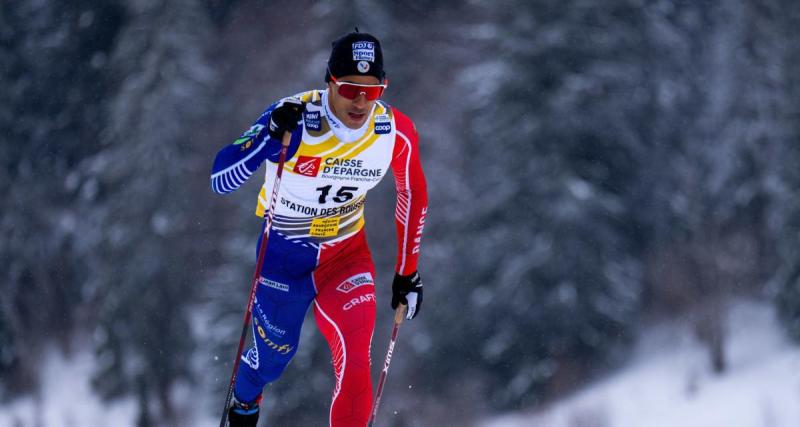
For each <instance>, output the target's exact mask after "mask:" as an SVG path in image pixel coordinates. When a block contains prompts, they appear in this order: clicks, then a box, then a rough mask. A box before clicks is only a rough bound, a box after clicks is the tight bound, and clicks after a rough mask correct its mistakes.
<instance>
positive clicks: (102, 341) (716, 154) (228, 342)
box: [0, 0, 800, 427]
mask: <svg viewBox="0 0 800 427" xmlns="http://www.w3.org/2000/svg"><path fill="white" fill-rule="evenodd" d="M356 25H357V26H358V27H359V28H360V29H361V30H362V31H366V32H370V33H372V34H374V35H376V36H377V37H378V38H379V39H380V40H381V41H382V44H383V48H384V52H385V67H386V70H387V73H388V77H389V78H390V81H391V85H390V87H389V89H388V91H387V93H386V97H385V99H386V100H387V101H388V102H389V103H390V104H392V105H394V106H396V107H398V108H399V109H401V110H403V111H404V112H406V113H407V114H408V115H409V116H410V117H411V118H412V119H413V120H415V122H416V124H417V127H418V129H419V132H420V137H421V146H422V153H423V165H424V167H425V169H426V173H427V177H428V186H429V192H430V200H431V203H430V212H431V213H430V215H429V218H428V221H427V222H428V225H427V228H426V231H427V233H426V237H425V239H424V243H423V257H422V260H421V264H420V265H421V267H420V268H421V270H420V271H421V273H422V277H423V279H424V280H425V283H426V288H427V292H426V297H425V307H424V310H423V312H422V315H421V317H420V318H418V319H417V320H414V321H413V322H408V323H406V324H405V325H404V327H403V330H402V331H401V337H400V341H399V343H398V347H397V349H396V350H395V359H394V362H393V366H392V372H391V375H390V380H389V383H388V386H387V390H386V395H385V400H384V404H385V405H386V407H389V408H392V409H386V408H384V409H385V410H386V411H387V413H388V411H391V410H394V411H397V414H395V415H394V416H393V417H391V418H389V420H390V421H392V425H394V426H411V425H425V426H428V425H448V426H449V425H469V420H471V419H473V418H474V417H475V416H477V415H480V414H485V413H489V412H494V411H503V410H509V409H515V408H531V407H535V406H536V405H539V404H542V403H544V402H547V401H549V400H551V399H554V398H557V397H559V396H561V395H563V394H564V393H567V392H569V391H572V390H574V389H576V388H578V387H580V386H581V385H582V384H585V383H586V382H587V381H588V380H591V379H592V378H594V377H596V376H597V375H602V374H603V373H604V372H607V371H608V370H609V369H611V368H613V367H615V366H618V365H619V364H621V363H624V361H625V358H626V355H627V354H628V349H629V344H630V342H631V340H632V337H634V335H635V333H636V332H637V330H638V328H639V327H640V325H642V324H644V323H646V322H647V321H650V320H653V319H656V318H659V317H662V316H682V317H685V318H687V319H691V320H692V322H693V324H694V325H695V330H696V333H697V336H698V337H699V339H701V340H702V341H703V342H705V343H706V344H707V347H708V369H709V370H711V371H714V372H717V373H720V374H724V372H725V369H726V355H725V351H724V342H725V338H726V333H727V332H726V330H725V328H724V324H723V322H722V321H721V320H720V319H722V318H723V317H724V315H725V311H726V309H727V307H728V304H729V303H730V301H731V299H732V298H736V297H740V296H746V297H748V298H756V299H760V300H770V301H773V303H774V304H776V306H777V308H778V312H779V313H780V316H781V319H782V322H783V324H784V325H785V327H786V330H787V332H788V333H789V334H790V335H792V336H794V337H797V338H800V251H798V248H800V245H799V243H800V242H799V241H798V240H800V197H798V188H799V187H800V167H798V164H800V2H797V1H796V0H736V1H728V2H722V1H677V0H675V1H666V0H652V1H647V0H606V1H602V2H598V1H594V0H573V1H556V0H535V1H522V0H500V1H477V0H474V1H466V2H456V1H439V2H427V1H418V0H409V1H405V2H381V1H377V0H335V1H329V2H310V1H288V0H282V1H255V0H228V1H226V0H170V1H167V0H127V1H119V0H109V1H86V0H81V1H71V2H64V1H59V0H25V1H4V2H2V3H0V161H1V162H2V167H1V168H0V191H2V193H3V197H2V198H0V266H2V267H0V401H3V402H8V401H11V400H13V399H16V398H19V397H23V396H35V395H36V394H37V393H39V392H40V391H41V390H40V382H41V379H40V378H39V377H38V375H37V371H38V367H39V364H40V363H41V362H42V359H43V357H44V354H45V353H46V352H47V351H53V350H52V349H53V348H57V351H60V352H64V353H65V354H71V353H75V352H81V351H90V352H92V353H93V354H94V355H95V356H96V361H97V364H96V367H95V369H94V376H93V378H92V384H93V385H94V388H95V390H96V392H97V393H98V394H99V395H101V396H102V397H103V398H105V399H109V401H113V400H114V399H118V398H124V397H134V398H135V399H137V401H138V402H139V404H138V406H139V408H140V409H139V414H138V415H137V417H138V418H137V425H138V426H141V427H148V426H172V425H191V421H188V420H191V419H192V418H191V417H192V416H215V415H216V414H217V413H218V412H219V410H220V409H221V407H220V406H221V404H222V401H223V396H224V392H225V387H226V386H227V381H228V377H229V375H230V366H231V361H232V360H231V359H232V358H233V356H234V355H235V347H236V342H237V340H238V333H239V330H240V329H239V327H240V326H239V325H240V324H241V317H242V313H243V308H244V305H245V303H246V299H247V290H248V287H249V280H250V276H251V274H252V269H253V265H254V262H255V260H254V255H253V254H254V245H255V240H256V237H257V233H258V230H259V225H260V224H259V221H258V220H257V219H256V217H255V216H254V215H253V209H254V206H255V198H256V193H257V189H258V187H259V185H260V178H256V179H254V180H251V182H249V183H247V184H246V185H245V186H244V188H242V189H241V190H240V191H238V192H237V193H235V194H233V195H231V196H227V197H219V196H215V195H214V194H213V193H212V192H211V190H210V186H209V170H210V165H211V161H212V160H213V156H214V154H215V153H216V151H217V150H218V149H219V148H221V147H222V146H223V145H225V144H228V143H230V142H232V141H233V139H235V138H236V137H237V136H238V135H239V134H240V133H241V132H242V131H244V130H246V129H247V128H249V126H250V124H251V123H252V122H253V121H254V120H255V119H256V118H257V117H258V116H259V115H260V113H261V112H262V110H263V109H264V107H265V106H267V105H269V104H270V103H271V102H273V101H274V100H276V99H278V98H280V97H283V96H286V95H289V94H293V93H297V92H300V91H302V90H307V89H311V88H321V87H323V76H324V66H325V65H324V64H325V61H326V59H327V56H328V54H329V49H330V42H331V41H332V40H333V39H335V38H336V37H338V36H339V35H341V34H344V33H346V32H348V31H350V30H351V29H352V28H353V27H354V26H356ZM385 181H386V182H384V183H382V184H381V186H380V187H379V188H377V189H376V190H375V191H373V192H371V193H370V194H371V197H370V200H371V202H370V203H369V204H368V209H367V212H368V213H367V216H368V217H367V224H368V225H367V229H368V233H369V239H370V242H371V244H372V248H373V252H374V254H375V258H376V262H377V265H378V271H379V277H378V279H379V282H380V283H379V286H378V298H379V303H378V304H379V305H378V306H379V318H378V326H377V331H376V336H375V339H374V347H373V359H374V360H376V361H380V360H382V358H383V355H384V352H385V351H386V350H385V345H386V343H387V335H388V332H389V329H390V327H391V326H390V325H391V320H390V316H391V313H390V310H389V309H388V300H389V296H390V283H391V277H392V268H393V262H394V251H395V243H394V239H395V238H394V227H393V211H394V188H393V184H392V182H391V180H385ZM54 345H55V346H56V347H53V346H54ZM374 365H375V366H374V367H373V368H374V371H375V373H376V375H377V369H378V368H379V365H380V363H375V364H374ZM332 384H333V378H332V373H331V366H330V362H329V352H328V349H327V346H326V345H325V343H324V340H323V339H322V338H321V337H320V335H319V334H318V332H317V331H316V328H315V326H314V325H313V323H311V322H310V323H308V324H307V325H306V328H305V329H304V331H303V339H302V343H301V347H300V350H299V353H298V355H297V357H296V358H295V360H294V361H293V363H292V365H291V367H290V369H288V370H287V373H286V374H285V375H284V377H283V378H282V379H281V380H280V381H279V382H278V383H276V384H274V385H272V386H271V387H270V389H269V390H268V391H267V393H266V400H265V405H266V408H267V409H266V411H265V417H264V418H265V419H266V420H267V422H265V423H264V424H265V425H325V424H327V422H326V418H325V417H326V416H327V407H328V404H329V400H330V392H331V390H332ZM181 387H184V388H186V387H189V388H190V389H191V390H192V393H191V396H190V397H189V398H186V397H185V396H184V397H181V396H182V395H180V394H179V393H177V392H176V390H178V389H180V388H181ZM198 402H200V403H199V404H198ZM198 407H199V408H201V409H200V411H204V413H202V414H194V415H191V414H188V413H187V412H188V411H192V412H196V411H197V408H198Z"/></svg>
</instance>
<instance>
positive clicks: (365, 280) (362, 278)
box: [336, 273, 375, 293]
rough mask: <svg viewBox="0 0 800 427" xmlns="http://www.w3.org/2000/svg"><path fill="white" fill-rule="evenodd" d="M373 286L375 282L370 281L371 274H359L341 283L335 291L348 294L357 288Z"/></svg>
mask: <svg viewBox="0 0 800 427" xmlns="http://www.w3.org/2000/svg"><path fill="white" fill-rule="evenodd" d="M374 284H375V281H373V280H372V275H371V274H369V273H361V274H356V275H355V276H353V277H350V278H348V279H346V280H345V281H344V282H342V283H341V284H340V285H339V286H337V287H336V290H337V291H339V292H344V293H349V292H350V291H352V290H353V289H355V288H357V287H359V286H364V285H374Z"/></svg>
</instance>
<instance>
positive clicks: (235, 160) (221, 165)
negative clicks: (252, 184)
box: [211, 104, 276, 194]
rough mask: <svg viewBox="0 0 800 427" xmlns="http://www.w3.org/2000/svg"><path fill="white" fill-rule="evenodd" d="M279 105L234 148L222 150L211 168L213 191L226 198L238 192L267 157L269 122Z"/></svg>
mask: <svg viewBox="0 0 800 427" xmlns="http://www.w3.org/2000/svg"><path fill="white" fill-rule="evenodd" d="M275 105H276V104H273V105H271V106H270V107H269V108H267V110H266V111H264V113H263V114H261V117H259V118H258V120H256V122H255V123H254V124H253V126H252V127H250V129H248V130H247V131H246V132H244V133H243V134H242V136H240V137H239V138H238V139H237V140H236V141H234V142H233V144H230V145H228V146H226V147H223V148H222V149H221V150H219V152H218V153H217V157H216V158H215V159H214V165H213V166H212V167H211V189H212V190H214V192H215V193H217V194H227V193H230V192H232V191H235V190H236V189H238V188H239V187H240V186H241V185H242V184H244V183H245V181H247V179H248V178H250V176H251V175H253V172H255V171H256V170H257V169H258V167H259V166H261V163H262V162H263V161H264V159H265V158H266V157H267V149H266V148H267V142H268V141H269V133H268V126H269V118H270V115H271V114H272V110H273V109H274V108H275Z"/></svg>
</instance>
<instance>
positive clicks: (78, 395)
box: [0, 350, 137, 427]
mask: <svg viewBox="0 0 800 427" xmlns="http://www.w3.org/2000/svg"><path fill="white" fill-rule="evenodd" d="M93 367H94V359H93V357H92V354H91V353H90V352H83V353H78V354H75V355H73V356H71V357H69V358H66V357H65V356H64V355H63V354H62V353H61V352H60V351H56V350H51V351H48V352H47V356H45V360H44V362H43V364H42V371H41V381H42V391H41V394H40V395H39V396H38V397H36V398H31V397H26V398H22V399H17V400H14V401H12V402H11V404H10V405H8V406H0V427H29V426H31V427H32V426H41V427H80V426H115V427H129V426H130V427H133V426H134V420H135V419H136V413H137V408H136V403H135V402H134V400H133V399H126V400H121V401H118V402H114V403H111V404H105V403H102V402H101V401H100V399H98V398H97V397H96V396H95V394H94V393H93V392H92V389H91V384H90V378H91V373H92V369H93Z"/></svg>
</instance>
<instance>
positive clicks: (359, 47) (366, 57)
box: [353, 41, 375, 62]
mask: <svg viewBox="0 0 800 427" xmlns="http://www.w3.org/2000/svg"><path fill="white" fill-rule="evenodd" d="M353 61H370V62H375V43H373V42H367V41H361V42H355V43H353Z"/></svg>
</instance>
